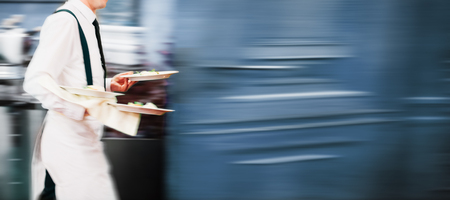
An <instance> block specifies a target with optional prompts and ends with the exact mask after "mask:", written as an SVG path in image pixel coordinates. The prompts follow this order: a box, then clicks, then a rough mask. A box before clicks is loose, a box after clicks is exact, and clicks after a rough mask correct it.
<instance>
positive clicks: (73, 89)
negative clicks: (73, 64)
mask: <svg viewBox="0 0 450 200" xmlns="http://www.w3.org/2000/svg"><path fill="white" fill-rule="evenodd" d="M61 88H63V89H65V90H67V91H68V92H70V93H72V94H79V95H84V96H92V97H100V98H114V97H115V96H120V95H124V94H121V93H114V92H104V91H98V90H90V89H83V88H76V87H68V86H61Z"/></svg>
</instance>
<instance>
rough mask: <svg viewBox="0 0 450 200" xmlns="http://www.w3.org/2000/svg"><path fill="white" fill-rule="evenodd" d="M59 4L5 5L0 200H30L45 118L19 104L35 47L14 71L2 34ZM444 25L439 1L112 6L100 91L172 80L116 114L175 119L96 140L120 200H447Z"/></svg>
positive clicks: (174, 1)
mask: <svg viewBox="0 0 450 200" xmlns="http://www.w3.org/2000/svg"><path fill="white" fill-rule="evenodd" d="M52 2H55V3H52ZM61 3H62V1H58V0H50V1H45V2H44V1H40V0H26V1H23V0H18V1H17V2H15V3H14V2H12V1H5V0H0V18H1V19H7V18H9V19H12V20H6V21H4V22H3V23H4V25H3V26H2V29H1V30H2V32H0V55H1V56H0V59H2V62H1V63H2V64H1V66H0V70H2V71H0V72H1V73H0V77H1V78H2V79H1V80H0V83H1V85H0V90H1V93H0V94H1V95H0V97H1V98H0V100H1V101H0V102H1V103H2V105H1V106H2V107H0V126H1V127H4V128H2V129H0V200H2V199H6V200H10V199H26V197H27V195H28V193H29V187H28V184H29V172H28V168H27V167H28V166H29V155H30V150H31V149H32V143H33V137H34V132H33V131H35V130H37V128H38V127H39V125H40V122H41V121H42V117H43V113H44V111H43V110H41V109H39V104H37V102H33V101H32V99H31V98H30V97H29V96H27V95H24V94H22V93H23V91H21V89H17V88H21V81H20V80H21V75H20V73H21V70H22V68H26V63H27V60H29V57H30V56H32V52H33V45H30V44H35V43H36V42H37V41H38V39H37V38H34V39H33V37H31V39H29V40H26V39H25V41H28V43H26V42H25V43H24V44H28V45H24V46H25V47H26V48H24V49H27V48H28V49H29V51H27V52H23V53H24V54H27V55H28V56H29V57H27V56H25V59H24V60H25V61H24V62H23V64H21V63H17V62H13V61H14V60H15V59H12V57H10V56H12V55H11V54H10V53H11V52H13V50H17V49H21V48H10V47H8V49H10V50H11V51H8V53H4V52H5V51H4V50H3V49H5V48H6V47H5V46H6V45H7V44H10V43H11V42H13V41H14V40H13V39H10V40H8V41H9V43H7V42H4V41H5V40H3V38H6V36H5V35H6V34H5V33H6V30H7V29H8V27H7V24H11V23H13V22H14V20H19V19H20V16H15V17H11V15H13V14H21V15H24V16H25V18H24V19H23V22H22V23H21V25H22V28H24V29H25V30H22V32H26V33H27V34H32V33H33V32H32V31H31V30H33V28H34V27H36V26H40V25H41V24H42V22H43V20H44V19H45V17H46V16H47V15H48V14H49V13H51V12H52V11H53V10H54V9H55V8H56V7H57V6H58V5H59V4H61ZM449 11H450V1H447V0H408V1H406V0H378V1H375V0H364V1H361V0H277V1H264V0H262V1H261V0H259V1H258V0H189V1H183V0H170V1H168V0H109V2H108V6H107V7H106V9H104V10H101V11H99V13H98V15H99V18H100V19H101V20H100V22H101V24H102V25H103V26H102V31H103V32H102V38H104V41H103V42H104V47H105V56H106V58H107V62H108V72H110V74H109V76H112V75H114V74H115V73H118V72H122V71H130V70H131V71H140V70H151V69H153V68H155V69H157V70H160V71H164V70H178V71H180V73H179V74H176V75H173V76H172V77H171V78H170V79H167V80H161V81H155V82H141V83H139V84H138V85H136V86H134V87H133V90H130V91H129V93H127V95H124V97H122V99H119V101H122V102H129V101H141V102H145V101H151V102H153V103H155V104H156V105H157V106H158V107H167V108H169V109H173V110H175V112H173V113H169V114H166V115H165V116H164V117H154V116H147V117H146V119H143V123H142V125H141V127H140V133H139V134H138V137H137V138H125V136H124V135H123V134H121V133H119V132H117V131H114V130H111V129H109V128H106V132H105V138H104V141H105V146H106V147H107V148H106V152H107V154H108V156H109V157H110V160H111V163H112V168H113V175H114V177H115V179H116V182H117V185H118V191H119V193H120V196H121V198H122V199H124V200H129V199H130V200H131V199H133V200H134V199H170V200H230V199H245V200H294V199H295V200H297V199H317V200H342V199H345V200H370V199H374V200H391V199H393V200H401V199H405V200H409V199H411V200H412V199H414V200H430V199H442V200H444V199H450V146H449V145H448V144H447V143H448V141H450V135H449V133H450V125H449V124H450V117H449V116H448V115H449V113H450V112H449V111H450V109H449V106H450V93H449V92H448V91H450V85H449V83H450V37H449V36H450V23H448V22H449V21H450V12H449ZM8 30H9V29H8ZM16 31H18V30H17V29H16ZM18 32H20V31H18ZM10 33H11V32H10ZM8 37H12V36H11V35H8ZM15 47H22V46H19V45H17V46H15ZM27 58H28V59H27ZM22 71H23V70H22ZM12 97H13V98H12Z"/></svg>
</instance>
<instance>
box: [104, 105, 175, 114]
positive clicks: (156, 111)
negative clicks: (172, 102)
mask: <svg viewBox="0 0 450 200" xmlns="http://www.w3.org/2000/svg"><path fill="white" fill-rule="evenodd" d="M108 104H110V105H113V106H115V107H117V109H119V110H121V111H125V112H133V113H140V114H147V115H163V114H164V113H166V112H173V111H174V110H169V109H163V108H144V107H140V106H129V105H126V104H113V103H108Z"/></svg>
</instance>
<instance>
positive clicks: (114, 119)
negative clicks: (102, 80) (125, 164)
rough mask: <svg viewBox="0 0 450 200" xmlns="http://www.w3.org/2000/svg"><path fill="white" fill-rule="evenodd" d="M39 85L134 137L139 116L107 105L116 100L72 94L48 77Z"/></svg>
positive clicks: (106, 123) (107, 124)
mask: <svg viewBox="0 0 450 200" xmlns="http://www.w3.org/2000/svg"><path fill="white" fill-rule="evenodd" d="M39 83H40V84H41V85H42V86H43V87H45V88H46V89H47V90H49V91H50V92H52V93H54V94H55V95H57V96H58V97H60V98H62V99H64V100H66V101H69V102H72V103H75V104H78V105H81V106H83V107H84V108H86V109H87V110H88V112H89V115H91V116H92V117H94V118H95V119H97V120H99V121H100V122H102V123H103V124H104V125H106V126H109V127H111V128H113V129H116V130H118V131H120V132H123V133H125V134H128V135H131V136H135V135H136V133H137V129H138V127H139V122H140V118H141V115H140V114H138V113H130V112H123V111H120V110H118V109H117V108H116V107H115V106H112V105H109V104H108V103H113V104H114V103H117V99H116V98H99V97H91V96H83V95H77V94H72V93H70V92H68V91H66V90H64V89H62V88H61V87H60V86H59V85H58V84H57V83H56V82H55V81H54V80H53V79H52V78H51V77H50V76H43V77H42V78H41V79H40V80H39Z"/></svg>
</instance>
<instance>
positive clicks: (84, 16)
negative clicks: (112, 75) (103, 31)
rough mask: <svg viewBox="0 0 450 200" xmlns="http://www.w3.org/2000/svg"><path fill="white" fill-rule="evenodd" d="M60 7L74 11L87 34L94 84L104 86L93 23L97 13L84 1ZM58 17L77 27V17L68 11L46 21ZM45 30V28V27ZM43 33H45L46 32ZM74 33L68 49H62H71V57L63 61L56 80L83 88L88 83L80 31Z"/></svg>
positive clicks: (56, 14)
mask: <svg viewBox="0 0 450 200" xmlns="http://www.w3.org/2000/svg"><path fill="white" fill-rule="evenodd" d="M59 9H68V10H70V11H72V12H73V13H74V14H75V16H76V17H77V19H78V21H79V23H80V25H81V28H82V29H83V31H84V34H85V36H86V41H87V45H88V48H89V56H90V62H91V68H92V79H93V84H94V85H97V86H103V82H104V78H103V73H104V71H103V68H102V64H101V59H100V51H99V48H98V43H97V38H96V36H95V27H94V25H93V24H92V22H93V21H94V20H95V17H96V16H95V14H94V13H93V12H92V11H91V10H90V9H89V8H88V7H86V6H85V5H84V4H83V3H81V2H80V1H77V0H70V1H68V2H67V3H65V4H64V5H63V6H61V7H60V8H58V10H59ZM57 18H59V19H58V20H61V18H63V19H64V20H67V23H71V24H73V25H74V26H75V27H76V26H77V22H76V19H75V18H74V17H73V16H72V15H71V14H69V13H67V12H59V13H55V14H53V15H51V16H49V17H48V18H47V20H46V22H45V23H52V21H53V20H55V19H57ZM44 27H45V24H44ZM43 31H45V30H44V29H43ZM41 34H45V32H43V33H41ZM72 34H75V35H71V37H68V39H67V43H68V47H67V48H66V49H61V51H70V52H71V54H70V58H69V60H67V61H61V64H62V66H61V67H63V71H62V73H61V75H60V76H59V77H56V80H55V81H56V82H57V83H58V84H59V85H64V86H71V87H78V88H81V87H83V86H86V84H87V81H86V73H85V68H84V60H83V52H82V47H81V41H80V37H79V32H78V31H76V33H72ZM74 36H75V37H74ZM56 59H57V58H56Z"/></svg>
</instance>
